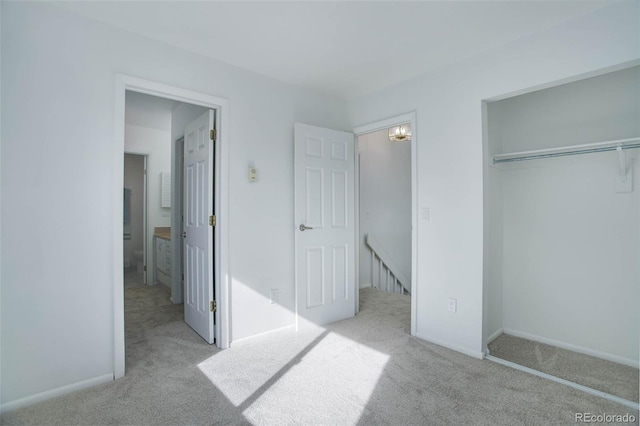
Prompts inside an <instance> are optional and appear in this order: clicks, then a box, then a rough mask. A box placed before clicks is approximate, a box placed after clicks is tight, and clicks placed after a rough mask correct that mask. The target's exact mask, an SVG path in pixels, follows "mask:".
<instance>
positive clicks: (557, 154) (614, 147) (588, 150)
mask: <svg viewBox="0 0 640 426" xmlns="http://www.w3.org/2000/svg"><path fill="white" fill-rule="evenodd" d="M636 140H638V139H636ZM618 147H621V148H622V149H633V148H640V142H639V143H627V144H624V145H622V144H620V145H611V146H605V147H598V148H584V149H576V150H572V151H560V152H548V153H546V154H545V153H540V154H533V153H532V154H528V155H526V154H525V155H520V156H517V157H511V158H494V159H493V164H499V163H510V162H514V161H526V160H537V159H541V158H553V157H565V156H568V155H580V154H591V153H594V152H606V151H616V150H617V149H618ZM523 154H524V153H523ZM503 155H505V154H503ZM496 157H497V156H496Z"/></svg>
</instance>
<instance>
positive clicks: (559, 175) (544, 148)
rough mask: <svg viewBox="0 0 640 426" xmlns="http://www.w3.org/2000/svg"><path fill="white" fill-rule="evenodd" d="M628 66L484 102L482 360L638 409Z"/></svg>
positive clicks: (632, 107)
mask: <svg viewBox="0 0 640 426" xmlns="http://www.w3.org/2000/svg"><path fill="white" fill-rule="evenodd" d="M638 93H640V66H638V65H637V63H636V64H630V65H629V66H626V67H619V68H618V69H616V70H614V71H608V72H604V73H602V74H600V75H597V76H592V77H589V78H583V79H581V80H577V81H573V82H570V83H565V84H560V85H557V86H553V87H548V88H545V89H541V90H536V91H531V92H528V93H525V94H520V95H517V96H512V97H508V98H502V99H500V100H493V101H485V102H484V103H483V118H484V138H483V139H484V142H483V143H484V155H485V159H484V162H485V164H484V194H485V195H484V197H485V198H484V234H485V238H484V277H483V278H484V324H483V338H484V347H485V351H486V353H487V358H488V359H490V360H492V361H496V362H500V363H502V364H505V365H509V366H512V367H515V368H521V369H524V370H525V371H529V372H533V373H534V374H538V375H540V376H543V377H546V378H550V379H552V380H556V381H558V382H561V383H564V384H567V385H570V386H573V387H576V388H578V389H580V390H583V391H587V392H590V393H593V394H595V395H599V396H602V397H605V398H607V399H610V400H613V401H616V402H618V403H621V404H624V405H627V406H629V407H632V408H635V409H638V403H637V401H638V396H639V395H638V363H639V347H640V344H639V343H640V342H639V336H640V268H638V259H639V258H640V196H639V194H640V186H639V185H640V179H639V177H640V176H639V174H640V172H639V170H638V158H640V121H639V120H638V117H640V98H639V97H638Z"/></svg>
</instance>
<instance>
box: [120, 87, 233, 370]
mask: <svg viewBox="0 0 640 426" xmlns="http://www.w3.org/2000/svg"><path fill="white" fill-rule="evenodd" d="M128 92H134V93H138V94H145V95H152V96H156V97H158V98H162V99H164V100H169V101H174V102H178V103H188V104H192V105H196V106H199V107H204V108H206V109H211V110H213V116H214V117H215V119H216V123H217V140H216V143H215V144H214V145H212V148H211V150H212V151H213V152H215V155H214V156H213V157H212V158H214V159H215V164H213V167H212V173H213V172H215V174H214V176H211V177H212V178H213V181H211V180H210V181H209V182H210V184H211V185H212V186H213V188H212V194H211V197H212V198H214V194H215V203H212V204H213V205H215V210H214V211H212V213H213V215H212V216H213V217H215V220H214V222H215V225H216V228H215V232H214V231H211V233H212V234H213V235H212V240H213V241H212V246H213V247H215V251H213V253H212V254H211V255H209V256H210V258H207V259H205V261H206V262H208V263H210V265H211V269H212V275H211V279H210V280H208V283H209V284H210V287H211V291H212V292H213V290H214V287H215V294H216V300H215V301H212V303H211V306H216V305H217V306H216V308H217V309H215V310H214V312H211V313H210V314H209V315H210V316H211V318H212V321H211V323H213V317H215V328H216V336H217V339H216V342H215V343H216V345H217V346H218V347H220V348H226V347H228V345H229V313H228V309H227V307H228V287H229V286H228V278H227V277H228V273H227V271H228V259H227V253H228V249H227V247H228V239H227V235H228V232H227V230H228V223H227V217H228V203H227V199H228V179H226V178H225V177H226V175H227V170H228V150H227V149H223V148H222V146H225V145H226V143H227V136H226V129H227V126H228V124H227V123H228V117H227V111H228V109H227V105H228V101H227V100H226V99H222V98H217V97H213V96H209V95H205V94H201V93H197V92H192V91H188V90H185V89H180V88H176V87H171V86H166V85H162V84H159V83H155V82H151V81H148V80H142V79H138V78H134V77H129V76H125V75H117V77H116V102H115V104H116V114H115V131H116V133H115V134H116V139H115V140H116V143H115V153H116V160H115V163H114V170H115V172H114V179H115V180H116V183H117V185H116V186H117V187H118V188H122V187H123V183H124V178H123V176H124V164H123V161H122V159H123V158H124V152H125V113H126V111H125V99H126V96H125V95H126V94H127V93H128ZM207 136H208V132H207ZM171 143H172V144H175V140H173V141H171ZM174 149H175V145H174ZM171 154H172V153H171V151H170V154H169V155H170V156H171ZM171 176H172V177H171V178H168V179H169V180H170V181H171V182H172V183H174V184H175V181H174V178H175V173H172V174H171ZM159 179H160V177H159ZM117 192H118V196H117V197H116V196H115V194H114V198H113V205H114V214H116V213H115V212H119V213H117V214H116V217H119V218H120V219H121V217H122V212H123V207H124V205H123V204H124V203H123V197H122V192H121V191H117ZM172 201H173V200H172ZM178 211H180V213H177V212H178ZM168 217H169V219H179V221H180V222H176V221H175V220H173V222H174V223H181V220H182V213H181V209H171V212H169V214H168ZM115 228H116V233H117V234H118V235H117V237H116V236H115V235H114V248H115V253H114V271H116V273H115V279H114V322H113V324H114V378H116V379H117V378H120V377H123V376H124V368H125V332H124V291H123V287H124V282H123V281H124V280H123V274H122V271H123V268H124V262H123V256H122V253H123V248H124V247H123V239H122V234H123V231H124V229H123V228H124V227H123V226H122V220H119V221H116V227H115ZM169 233H170V236H171V238H170V240H171V241H172V243H171V244H170V246H171V247H173V246H175V245H178V244H179V245H181V241H180V240H182V236H181V232H180V230H179V227H178V226H172V227H170V230H169ZM177 252H179V250H178V251H177ZM175 258H179V257H177V256H176V257H172V262H173V260H174V259H175ZM149 267H150V265H147V268H148V269H149ZM147 279H148V278H147ZM207 306H209V303H207Z"/></svg>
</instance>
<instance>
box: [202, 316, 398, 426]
mask: <svg viewBox="0 0 640 426" xmlns="http://www.w3.org/2000/svg"><path fill="white" fill-rule="evenodd" d="M388 360H389V355H387V354H385V353H382V352H379V351H377V350H375V349H372V348H371V347H369V346H367V345H364V344H362V343H359V342H357V341H355V340H352V339H349V338H347V337H344V336H342V335H340V334H337V333H334V332H330V331H326V330H323V329H321V328H318V329H315V330H307V331H304V332H297V333H296V332H295V331H293V330H286V331H281V332H276V333H272V334H269V335H268V336H263V337H257V338H256V339H252V340H251V341H249V342H246V343H244V344H241V345H237V346H234V347H231V348H230V349H228V350H226V351H223V352H220V353H218V354H216V355H215V356H213V357H211V358H209V359H207V360H205V361H203V362H202V363H200V364H199V365H198V368H199V369H200V371H201V372H202V373H203V374H204V375H205V376H206V377H207V378H208V379H209V380H210V381H211V383H213V384H214V385H215V386H216V387H217V388H218V389H219V390H220V391H221V392H222V393H223V394H224V395H225V396H226V397H227V398H228V399H229V400H230V401H231V402H232V403H233V404H234V405H235V406H236V407H239V408H240V409H241V410H242V412H243V414H244V415H245V416H246V418H247V419H248V420H250V421H251V422H255V423H263V424H264V423H266V424H270V423H282V422H285V423H305V424H306V423H322V422H323V420H326V421H328V420H329V419H335V418H340V419H341V420H342V419H343V420H344V422H342V424H356V423H357V422H358V419H359V418H360V416H361V414H362V413H363V411H364V409H365V407H366V406H367V403H368V402H369V399H370V397H371V395H372V394H373V391H374V390H375V388H376V385H377V383H378V381H379V379H380V376H381V374H382V372H383V371H384V368H385V365H386V364H387V361H388Z"/></svg>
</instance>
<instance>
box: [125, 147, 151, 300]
mask: <svg viewBox="0 0 640 426" xmlns="http://www.w3.org/2000/svg"><path fill="white" fill-rule="evenodd" d="M123 206H124V208H123V248H124V250H123V255H124V259H123V261H124V262H123V263H124V273H125V277H124V285H125V287H128V286H129V287H131V286H134V285H143V284H146V283H147V264H146V256H145V254H146V251H147V239H146V237H147V235H146V234H147V155H145V154H135V153H125V154H124V198H123Z"/></svg>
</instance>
